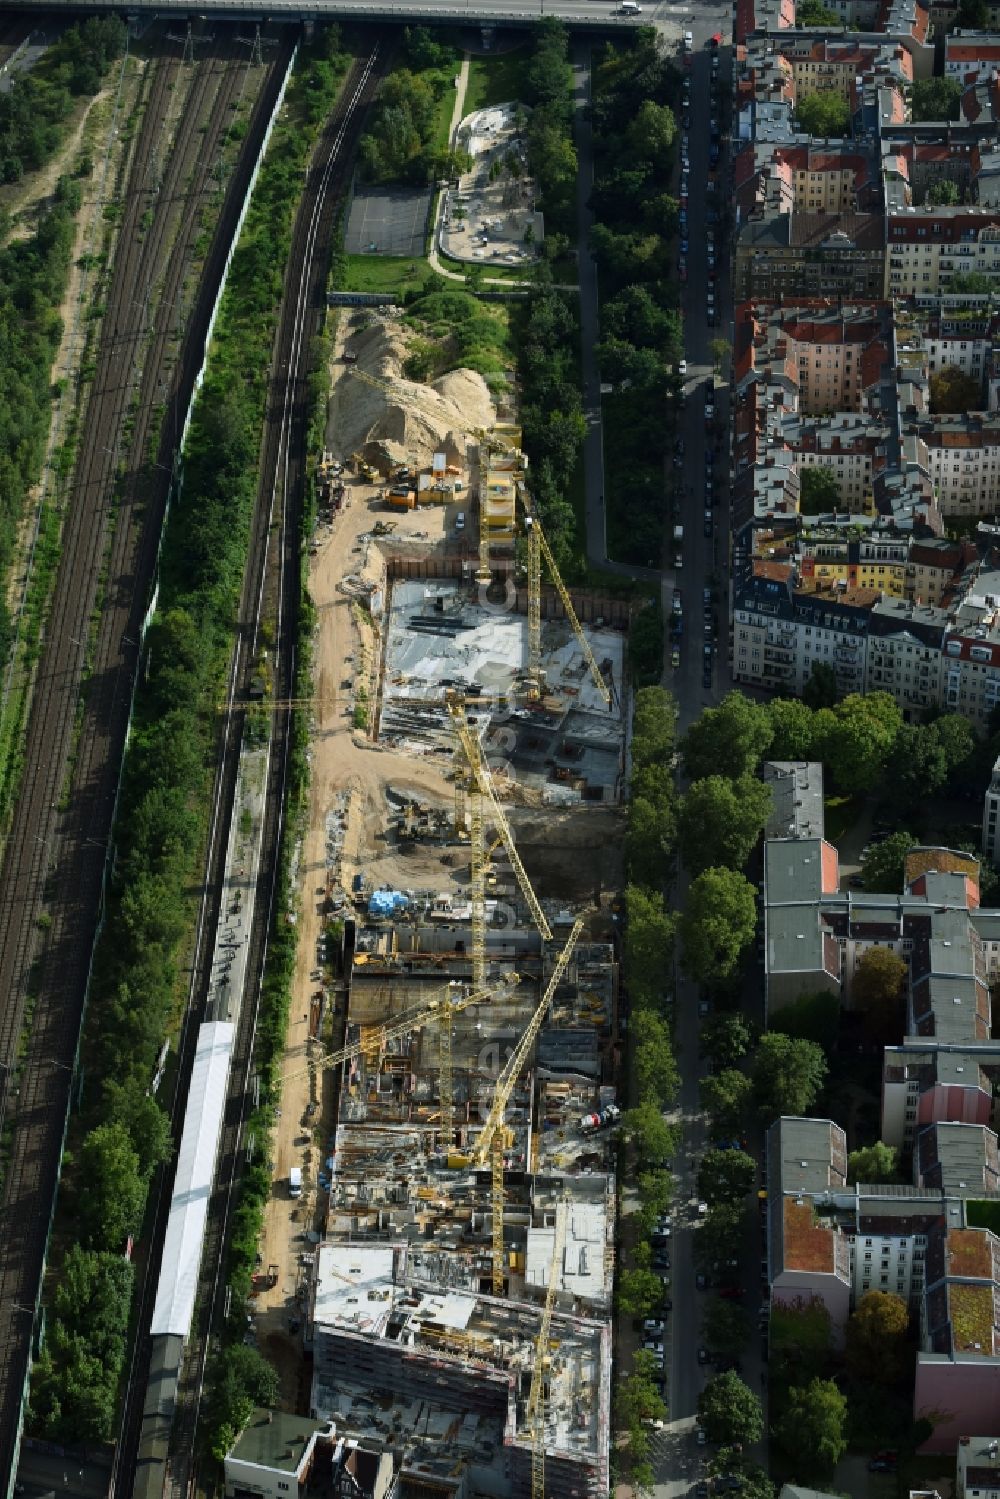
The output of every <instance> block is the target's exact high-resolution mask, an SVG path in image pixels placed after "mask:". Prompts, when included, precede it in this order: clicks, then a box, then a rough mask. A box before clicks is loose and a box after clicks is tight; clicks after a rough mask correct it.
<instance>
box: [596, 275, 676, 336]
mask: <svg viewBox="0 0 1000 1499" xmlns="http://www.w3.org/2000/svg"><path fill="white" fill-rule="evenodd" d="M601 328H602V331H603V332H604V335H605V337H610V338H618V339H621V340H623V341H624V342H626V343H631V344H634V345H635V346H636V347H637V348H651V349H664V348H666V347H667V346H669V345H670V344H671V343H673V342H674V341H675V340H676V338H677V334H678V322H677V317H676V315H675V314H673V313H669V312H665V311H664V310H663V308H662V307H661V306H660V305H659V303H658V302H657V301H656V299H655V297H654V296H653V294H652V292H650V291H649V289H648V288H647V287H645V286H634V285H633V286H623V287H622V289H621V291H620V292H618V294H617V295H616V296H614V297H612V298H611V300H610V301H609V302H607V303H606V304H605V307H604V311H603V313H602V315H601Z"/></svg>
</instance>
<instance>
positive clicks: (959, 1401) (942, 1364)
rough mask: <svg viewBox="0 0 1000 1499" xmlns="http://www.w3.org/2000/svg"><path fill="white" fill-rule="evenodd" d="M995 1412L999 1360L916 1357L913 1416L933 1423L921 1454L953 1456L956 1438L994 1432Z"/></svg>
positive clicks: (998, 1402)
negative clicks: (928, 1438) (973, 1432)
mask: <svg viewBox="0 0 1000 1499" xmlns="http://www.w3.org/2000/svg"><path fill="white" fill-rule="evenodd" d="M998 1411H1000V1360H994V1359H987V1358H983V1357H978V1358H972V1357H968V1358H965V1359H955V1360H951V1359H948V1358H945V1357H943V1356H942V1357H940V1358H938V1357H935V1356H928V1355H924V1354H920V1355H919V1356H918V1358H917V1374H916V1381H915V1383H914V1387H913V1416H914V1419H915V1420H919V1419H920V1418H921V1417H926V1418H927V1420H929V1421H933V1423H934V1434H933V1436H932V1437H931V1438H930V1440H929V1441H928V1442H926V1443H925V1444H924V1446H923V1447H921V1448H920V1451H921V1452H926V1453H933V1452H944V1453H949V1454H950V1455H952V1456H954V1453H955V1449H956V1447H957V1446H958V1440H959V1437H963V1436H967V1435H968V1433H969V1432H970V1431H993V1430H994V1429H995V1427H996V1424H997V1412H998Z"/></svg>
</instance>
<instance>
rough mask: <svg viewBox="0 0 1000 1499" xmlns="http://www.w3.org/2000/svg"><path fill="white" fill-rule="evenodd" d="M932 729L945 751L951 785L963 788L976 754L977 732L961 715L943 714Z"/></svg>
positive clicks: (933, 724)
mask: <svg viewBox="0 0 1000 1499" xmlns="http://www.w3.org/2000/svg"><path fill="white" fill-rule="evenodd" d="M930 727H931V729H932V730H933V732H934V736H935V738H936V739H937V741H938V743H939V744H940V745H941V748H942V749H943V750H944V758H945V763H946V765H947V767H948V781H949V783H950V784H951V785H952V786H961V785H962V784H963V783H964V782H965V780H966V779H967V777H968V771H969V767H970V763H971V761H972V758H973V756H974V755H975V752H976V734H975V730H974V729H973V727H972V725H971V724H970V722H969V720H968V719H967V718H963V717H962V715H961V714H960V713H942V715H941V717H940V718H936V719H935V720H934V722H933V723H932V724H931V726H930Z"/></svg>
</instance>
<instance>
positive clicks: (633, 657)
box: [545, 236, 663, 686]
mask: <svg viewBox="0 0 1000 1499" xmlns="http://www.w3.org/2000/svg"><path fill="white" fill-rule="evenodd" d="M545 242H546V244H548V237H547V236H546V241H545ZM628 661H629V668H630V670H631V673H632V680H633V681H634V682H638V683H640V684H641V686H648V684H650V683H653V682H657V681H658V680H659V678H660V674H661V672H662V671H663V611H662V609H661V608H660V606H659V604H658V603H653V604H649V605H647V607H646V608H645V609H640V610H639V612H638V613H637V614H636V615H635V617H634V619H633V620H632V628H631V629H630V630H629V635H628Z"/></svg>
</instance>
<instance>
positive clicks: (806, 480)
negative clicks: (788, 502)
mask: <svg viewBox="0 0 1000 1499" xmlns="http://www.w3.org/2000/svg"><path fill="white" fill-rule="evenodd" d="M841 508H842V506H841V498H840V485H839V484H838V483H837V476H836V474H835V473H834V471H833V469H832V468H826V467H821V466H820V465H818V464H809V466H808V467H807V468H803V469H800V471H799V514H800V515H829V513H830V512H831V511H832V510H839V509H841Z"/></svg>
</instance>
